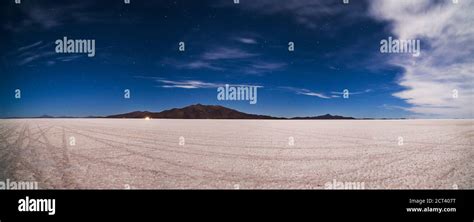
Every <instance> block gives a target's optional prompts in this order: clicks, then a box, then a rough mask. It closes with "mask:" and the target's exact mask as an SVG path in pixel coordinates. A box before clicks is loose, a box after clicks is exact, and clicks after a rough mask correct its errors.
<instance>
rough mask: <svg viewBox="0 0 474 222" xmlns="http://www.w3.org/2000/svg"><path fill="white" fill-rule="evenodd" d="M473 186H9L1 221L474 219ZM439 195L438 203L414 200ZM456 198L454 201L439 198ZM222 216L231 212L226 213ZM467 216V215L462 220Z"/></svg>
mask: <svg viewBox="0 0 474 222" xmlns="http://www.w3.org/2000/svg"><path fill="white" fill-rule="evenodd" d="M26 196H28V197H29V198H30V199H34V198H36V199H55V206H56V208H55V215H52V216H50V215H48V213H47V212H19V211H18V205H19V204H18V201H19V199H23V198H25V197H26ZM473 197H474V191H473V190H285V191H282V190H3V191H0V209H1V210H0V221H1V222H8V221H18V219H21V220H27V219H34V218H36V217H41V218H42V219H46V220H48V221H65V220H69V219H71V218H74V219H81V220H86V221H90V220H94V219H97V218H109V219H112V218H118V219H123V218H127V217H144V218H155V219H162V220H164V219H165V218H172V219H173V220H175V219H180V218H183V217H190V218H194V220H196V219H198V218H201V219H206V218H216V219H219V218H221V219H222V220H221V221H226V220H228V219H229V218H231V217H232V218H234V219H235V218H241V219H245V220H248V219H249V215H253V216H251V218H255V217H257V216H258V217H262V218H275V219H282V218H285V217H286V218H288V219H292V220H291V221H295V220H293V219H297V218H300V219H303V218H313V219H312V220H311V221H320V219H323V217H324V218H327V217H329V218H333V219H342V218H353V219H366V220H369V219H370V220H378V219H380V220H379V221H387V220H388V219H393V218H398V219H403V221H406V220H412V219H413V220H416V221H434V220H441V221H473V219H474V210H473V209H474V205H473V200H474V198H473ZM410 199H412V201H413V200H427V199H432V200H434V201H433V203H431V204H428V203H426V202H425V203H422V204H417V203H410V202H409V201H410ZM440 200H451V201H452V200H455V202H452V203H434V202H435V201H440ZM426 207H430V208H449V209H454V208H455V210H456V212H441V213H439V212H407V208H422V209H425V208H426ZM220 215H228V216H226V217H225V218H224V217H222V216H220ZM459 219H461V220H459Z"/></svg>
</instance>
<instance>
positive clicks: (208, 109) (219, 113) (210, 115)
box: [10, 104, 355, 120]
mask: <svg viewBox="0 0 474 222" xmlns="http://www.w3.org/2000/svg"><path fill="white" fill-rule="evenodd" d="M146 117H149V118H152V119H293V120H310V119H355V118H353V117H344V116H337V115H335V116H333V115H330V114H326V115H322V116H310V117H293V118H282V117H273V116H266V115H256V114H249V113H244V112H240V111H237V110H234V109H229V108H227V107H223V106H216V105H202V104H196V105H190V106H186V107H183V108H174V109H169V110H164V111H161V112H149V111H134V112H129V113H123V114H115V115H110V116H88V117H73V116H50V115H42V116H36V117H10V119H15V118H127V119H133V118H137V119H138V118H146Z"/></svg>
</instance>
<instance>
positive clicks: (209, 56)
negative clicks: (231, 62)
mask: <svg viewBox="0 0 474 222" xmlns="http://www.w3.org/2000/svg"><path fill="white" fill-rule="evenodd" d="M255 56H258V54H255V53H250V52H246V51H244V50H241V49H238V48H228V47H220V48H217V49H214V50H212V51H209V52H206V53H204V54H203V55H202V59H204V60H221V59H245V58H250V57H255Z"/></svg>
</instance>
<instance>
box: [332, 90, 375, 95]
mask: <svg viewBox="0 0 474 222" xmlns="http://www.w3.org/2000/svg"><path fill="white" fill-rule="evenodd" d="M369 92H372V89H366V90H364V91H355V92H351V91H350V90H349V95H358V94H364V93H369ZM331 94H333V95H344V91H342V92H335V91H333V92H331Z"/></svg>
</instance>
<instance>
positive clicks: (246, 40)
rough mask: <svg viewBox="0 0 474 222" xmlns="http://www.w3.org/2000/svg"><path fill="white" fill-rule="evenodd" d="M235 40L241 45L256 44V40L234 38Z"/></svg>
mask: <svg viewBox="0 0 474 222" xmlns="http://www.w3.org/2000/svg"><path fill="white" fill-rule="evenodd" d="M235 40H237V41H238V42H241V43H245V44H257V40H255V39H251V38H242V37H238V38H235Z"/></svg>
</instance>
